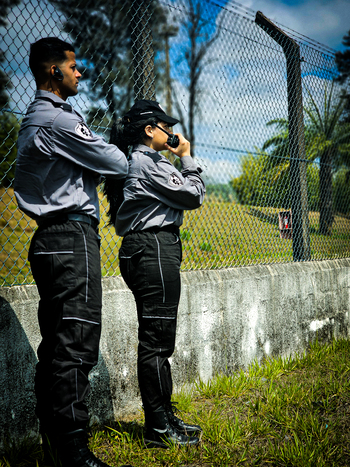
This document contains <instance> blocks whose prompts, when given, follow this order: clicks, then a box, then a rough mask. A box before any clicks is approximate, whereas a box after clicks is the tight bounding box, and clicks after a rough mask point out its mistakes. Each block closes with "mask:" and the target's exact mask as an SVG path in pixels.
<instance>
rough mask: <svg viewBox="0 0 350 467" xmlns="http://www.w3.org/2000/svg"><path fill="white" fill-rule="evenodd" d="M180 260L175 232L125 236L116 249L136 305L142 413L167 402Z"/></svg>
mask: <svg viewBox="0 0 350 467" xmlns="http://www.w3.org/2000/svg"><path fill="white" fill-rule="evenodd" d="M181 259H182V249H181V241H180V238H179V235H178V230H177V231H176V233H174V232H170V231H162V230H161V231H158V232H150V231H144V232H135V233H132V234H128V235H127V236H126V237H124V239H123V243H122V246H121V248H120V250H119V260H120V271H121V274H122V276H123V278H124V280H125V282H126V284H127V285H128V287H129V288H130V290H131V291H132V292H133V294H134V297H135V300H136V305H137V313H138V321H139V336H138V337H139V346H138V379H139V386H140V392H141V397H142V402H143V406H144V410H145V413H146V414H147V413H150V412H153V411H154V410H156V409H157V408H159V407H160V406H162V405H164V404H166V403H168V402H170V399H171V394H172V389H173V388H172V378H171V369H170V363H169V360H168V359H169V357H170V356H171V355H172V353H173V352H174V348H175V335H176V321H177V310H178V304H179V299H180V264H181Z"/></svg>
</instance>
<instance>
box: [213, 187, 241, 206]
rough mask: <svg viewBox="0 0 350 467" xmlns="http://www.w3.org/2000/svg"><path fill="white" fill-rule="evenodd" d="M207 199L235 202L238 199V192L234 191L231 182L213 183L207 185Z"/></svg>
mask: <svg viewBox="0 0 350 467" xmlns="http://www.w3.org/2000/svg"><path fill="white" fill-rule="evenodd" d="M205 189H206V195H205V196H206V200H208V199H210V200H211V201H214V200H216V201H223V202H225V203H230V202H231V203H233V202H236V201H237V200H238V197H237V194H236V192H235V191H234V189H233V187H232V184H231V183H215V184H214V183H213V184H209V185H205Z"/></svg>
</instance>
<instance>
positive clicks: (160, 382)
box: [157, 349, 163, 396]
mask: <svg viewBox="0 0 350 467" xmlns="http://www.w3.org/2000/svg"><path fill="white" fill-rule="evenodd" d="M159 351H160V352H161V351H162V349H159ZM157 373H158V381H159V388H160V393H161V395H162V396H163V388H162V380H161V379H160V371H159V357H157Z"/></svg>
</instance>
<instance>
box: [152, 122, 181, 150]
mask: <svg viewBox="0 0 350 467" xmlns="http://www.w3.org/2000/svg"><path fill="white" fill-rule="evenodd" d="M155 125H156V127H157V128H159V129H160V130H162V131H164V133H166V134H167V135H168V141H167V144H168V145H169V146H170V147H171V148H177V147H178V145H179V144H180V140H179V137H178V136H176V135H173V134H172V133H169V132H168V131H166V130H164V128H162V127H161V126H159V125H157V124H155Z"/></svg>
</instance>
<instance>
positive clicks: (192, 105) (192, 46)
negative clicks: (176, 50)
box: [174, 0, 223, 157]
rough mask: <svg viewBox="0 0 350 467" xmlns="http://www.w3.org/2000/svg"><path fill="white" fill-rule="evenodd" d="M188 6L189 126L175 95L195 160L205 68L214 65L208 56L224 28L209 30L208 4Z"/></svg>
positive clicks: (193, 0) (191, 1) (195, 0)
mask: <svg viewBox="0 0 350 467" xmlns="http://www.w3.org/2000/svg"><path fill="white" fill-rule="evenodd" d="M185 4H186V7H187V18H186V20H185V21H184V22H183V24H182V27H183V31H184V34H188V43H187V44H186V45H185V46H184V50H183V54H182V57H183V58H182V60H184V61H185V62H186V64H187V67H188V84H187V86H186V88H187V91H188V96H189V97H188V126H187V127H186V125H185V118H184V115H183V108H182V106H181V103H180V102H179V99H178V98H177V96H176V94H175V93H174V97H175V99H174V100H175V106H176V109H177V112H178V114H179V118H180V121H181V124H182V127H183V133H184V136H185V138H187V139H188V140H189V141H190V142H191V155H192V157H194V147H195V134H194V122H195V116H196V114H197V113H198V110H199V103H200V96H201V93H202V90H201V88H200V77H201V75H202V73H203V70H204V69H205V67H206V66H208V65H209V64H210V63H211V62H212V59H209V58H208V59H207V58H206V57H207V53H208V51H209V49H210V47H211V46H212V45H213V44H214V42H215V41H216V40H217V39H218V37H219V34H220V27H219V26H217V27H216V29H215V31H214V33H213V32H212V28H210V27H208V26H209V25H210V23H211V22H212V21H213V20H212V18H211V17H210V18H209V19H207V18H206V15H205V9H206V8H207V5H206V3H205V2H201V1H200V0H186V1H185ZM222 20H223V17H222ZM222 20H221V21H222Z"/></svg>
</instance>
